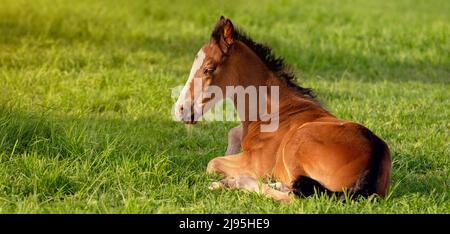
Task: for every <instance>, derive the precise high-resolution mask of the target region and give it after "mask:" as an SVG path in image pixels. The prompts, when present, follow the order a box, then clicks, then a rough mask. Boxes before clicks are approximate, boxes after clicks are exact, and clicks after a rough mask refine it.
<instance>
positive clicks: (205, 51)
mask: <svg viewBox="0 0 450 234" xmlns="http://www.w3.org/2000/svg"><path fill="white" fill-rule="evenodd" d="M234 33H235V32H234V28H233V24H232V23H231V21H230V20H229V19H225V18H224V17H223V16H222V17H220V19H219V21H218V22H217V24H216V26H215V28H214V31H213V33H212V35H211V39H210V41H209V42H207V43H206V44H204V45H203V46H202V47H201V48H200V50H199V51H198V52H197V54H196V55H195V60H194V63H193V65H192V68H191V72H190V74H189V78H188V80H187V82H186V85H185V86H184V88H183V90H182V91H181V94H180V96H179V98H178V100H177V102H176V104H175V110H174V111H175V117H176V118H177V119H178V120H181V121H183V122H185V123H195V122H196V121H197V120H198V118H199V117H201V115H202V114H203V113H205V112H206V111H208V110H209V109H210V108H211V107H212V106H213V105H214V104H215V103H217V102H218V101H220V99H222V98H223V97H221V98H218V97H215V95H217V93H218V92H213V91H220V92H221V93H222V94H224V93H225V87H226V86H230V85H233V82H234V78H233V77H235V76H236V74H235V73H234V72H233V68H232V65H231V63H230V60H231V58H232V57H233V52H232V49H233V44H234V43H235V40H234V39H233V34H234ZM214 89H216V90H214ZM217 89H219V90H217Z"/></svg>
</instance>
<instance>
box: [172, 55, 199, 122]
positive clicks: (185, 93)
mask: <svg viewBox="0 0 450 234" xmlns="http://www.w3.org/2000/svg"><path fill="white" fill-rule="evenodd" d="M204 59H205V53H204V52H203V50H202V49H200V51H199V52H198V53H197V55H196V56H195V60H194V63H193V64H192V68H191V72H190V73H189V78H188V80H187V82H186V84H185V85H184V87H183V89H182V90H181V93H180V96H179V97H178V100H177V102H176V103H175V116H176V117H178V118H181V112H180V108H181V106H183V105H186V104H187V107H189V106H190V103H188V102H190V101H191V100H192V97H191V94H190V93H189V89H190V87H191V85H193V83H192V82H193V81H194V78H195V74H196V73H197V71H198V69H200V67H201V66H202V64H203V60H204ZM194 92H196V93H198V92H201V89H198V88H197V89H194ZM194 97H196V94H194ZM185 107H186V106H185Z"/></svg>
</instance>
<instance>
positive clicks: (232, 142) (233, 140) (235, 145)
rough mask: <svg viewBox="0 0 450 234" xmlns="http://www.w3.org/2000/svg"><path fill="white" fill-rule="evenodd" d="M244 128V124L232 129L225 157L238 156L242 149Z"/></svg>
mask: <svg viewBox="0 0 450 234" xmlns="http://www.w3.org/2000/svg"><path fill="white" fill-rule="evenodd" d="M242 133H243V127H242V124H239V125H238V126H236V127H234V128H232V129H230V131H229V132H228V147H227V152H226V153H225V155H230V154H237V153H238V152H239V150H240V149H241V142H242Z"/></svg>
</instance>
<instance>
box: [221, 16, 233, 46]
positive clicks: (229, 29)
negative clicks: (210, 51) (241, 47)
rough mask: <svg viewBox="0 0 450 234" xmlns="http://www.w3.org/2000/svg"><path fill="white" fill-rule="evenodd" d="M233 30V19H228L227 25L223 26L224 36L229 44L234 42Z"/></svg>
mask: <svg viewBox="0 0 450 234" xmlns="http://www.w3.org/2000/svg"><path fill="white" fill-rule="evenodd" d="M233 32H234V27H233V23H231V20H229V19H227V20H226V22H225V25H224V26H223V34H222V37H223V40H224V41H225V43H226V44H227V45H228V46H230V45H232V44H233V42H234V39H233Z"/></svg>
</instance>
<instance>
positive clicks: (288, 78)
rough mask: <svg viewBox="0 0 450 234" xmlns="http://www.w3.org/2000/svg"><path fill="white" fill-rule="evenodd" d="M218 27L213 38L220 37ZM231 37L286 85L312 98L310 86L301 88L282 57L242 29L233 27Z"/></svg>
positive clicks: (313, 96)
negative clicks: (255, 40) (246, 48)
mask: <svg viewBox="0 0 450 234" xmlns="http://www.w3.org/2000/svg"><path fill="white" fill-rule="evenodd" d="M218 30H220V29H219V28H218V27H216V29H215V30H214V31H213V33H212V35H211V36H212V37H213V38H215V39H218V38H220V35H221V32H219V31H218ZM233 38H234V39H235V40H238V41H240V42H242V43H244V44H245V45H246V46H248V47H249V48H250V49H251V50H252V51H253V52H255V54H256V55H257V56H258V57H259V58H260V59H261V60H262V61H263V62H264V64H266V66H267V67H268V68H269V69H270V70H271V71H272V72H274V73H275V74H276V75H277V76H278V77H279V78H280V79H281V80H283V81H284V82H285V83H286V84H287V86H288V87H290V88H291V89H293V90H295V91H297V92H298V93H299V94H300V95H302V96H304V97H307V98H310V99H314V98H315V95H314V93H313V90H312V89H311V88H303V87H301V86H299V85H297V84H296V83H294V80H295V79H296V77H295V74H294V73H293V72H292V71H291V70H290V68H289V67H288V66H287V65H286V63H285V62H284V59H283V58H281V57H278V56H276V55H274V54H273V52H272V49H271V48H270V47H269V46H267V45H264V44H261V43H257V42H254V41H253V40H252V39H251V38H250V37H249V36H247V35H246V34H245V33H243V32H242V31H240V30H238V29H236V28H235V30H234V32H233Z"/></svg>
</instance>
